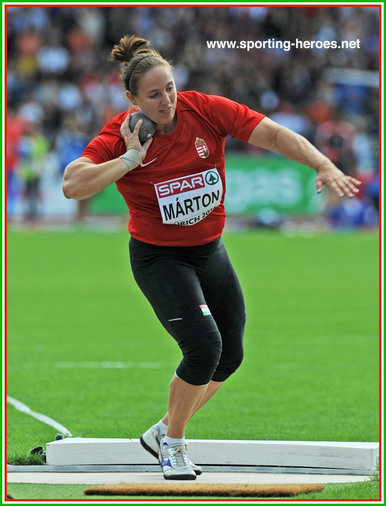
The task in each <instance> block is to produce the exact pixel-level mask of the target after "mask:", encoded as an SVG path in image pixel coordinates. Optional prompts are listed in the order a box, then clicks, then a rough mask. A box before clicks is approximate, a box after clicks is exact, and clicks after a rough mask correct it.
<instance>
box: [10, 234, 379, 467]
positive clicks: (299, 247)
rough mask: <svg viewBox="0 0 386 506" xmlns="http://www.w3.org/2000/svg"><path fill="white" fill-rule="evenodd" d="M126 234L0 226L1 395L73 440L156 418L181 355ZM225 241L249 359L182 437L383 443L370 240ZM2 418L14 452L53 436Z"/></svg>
mask: <svg viewBox="0 0 386 506" xmlns="http://www.w3.org/2000/svg"><path fill="white" fill-rule="evenodd" d="M127 240H128V236H127V233H126V232H125V231H122V232H111V233H110V232H96V231H87V230H79V231H57V232H50V231H46V232H44V231H36V232H30V233H26V232H21V231H12V230H9V231H8V238H7V246H8V247H7V280H8V283H7V286H8V295H7V317H8V337H7V364H8V368H7V386H8V394H9V395H10V396H12V397H14V398H15V399H17V400H19V401H21V402H23V403H24V404H26V405H27V406H29V407H30V408H31V409H32V410H33V411H36V412H39V413H43V414H45V415H47V416H49V417H51V418H53V419H54V420H56V421H57V422H59V423H60V424H62V425H64V426H65V427H67V428H68V429H69V431H70V432H71V433H72V435H73V436H82V437H133V438H137V437H139V435H140V434H141V433H142V432H143V431H144V430H146V429H147V428H148V427H149V426H150V425H151V424H153V423H154V422H156V421H157V420H158V419H159V418H160V417H161V416H162V415H163V414H164V411H165V406H166V402H167V385H168V381H169V379H170V377H171V375H172V374H173V371H174V369H175V367H176V365H177V364H178V362H179V360H180V352H179V350H178V348H177V346H176V345H175V343H174V341H173V340H172V338H171V337H169V336H168V335H167V333H166V332H165V331H164V330H163V328H162V327H161V325H160V324H159V323H158V321H157V320H156V318H155V317H154V316H153V313H152V309H151V308H150V306H149V305H148V303H147V301H146V300H145V298H144V297H143V295H142V294H141V293H140V291H139V289H138V288H137V286H136V284H135V282H134V280H133V277H132V274H131V271H130V266H129V261H128V248H127ZM224 241H225V243H226V245H227V247H228V252H229V254H230V257H231V259H232V260H233V263H234V266H235V268H236V271H237V272H238V274H239V277H240V281H241V283H242V285H243V288H244V293H245V298H246V303H247V317H248V322H247V328H246V336H245V351H246V354H245V360H244V363H243V365H242V367H241V368H240V370H239V371H238V372H237V373H236V374H235V375H234V376H233V377H232V378H231V379H230V380H229V381H228V383H227V384H226V385H225V386H224V387H223V389H222V391H220V392H219V393H218V395H217V396H216V397H215V398H214V399H213V400H212V401H211V402H210V403H209V404H208V405H207V406H205V407H204V408H203V409H202V411H201V412H199V413H198V414H197V415H196V416H195V418H194V419H193V420H192V422H191V423H190V425H189V429H188V432H187V434H186V435H187V437H188V438H202V439H206V438H207V439H275V440H331V441H378V438H379V435H378V419H379V417H378V405H379V402H378V386H379V381H378V373H379V368H378V237H377V236H376V235H375V234H368V233H352V234H336V235H324V234H323V235H318V236H315V237H311V238H306V237H300V236H294V237H284V236H283V235H281V234H279V233H277V232H265V233H262V232H257V231H256V232H243V233H235V232H233V233H227V234H226V235H225V236H224ZM7 414H8V425H7V427H8V439H7V445H8V446H7V450H8V461H9V462H12V463H15V462H27V461H28V460H29V455H28V453H29V450H30V449H31V448H32V447H33V446H36V445H38V444H43V445H44V444H45V443H46V442H48V441H51V440H53V439H54V437H55V434H56V432H57V431H56V430H55V429H54V428H52V427H49V426H47V425H44V424H43V423H41V422H39V421H37V420H35V419H33V418H31V417H30V416H27V415H25V414H23V413H20V412H18V411H17V410H16V409H15V408H13V407H12V406H10V405H8V413H7ZM219 421H221V422H220V423H219Z"/></svg>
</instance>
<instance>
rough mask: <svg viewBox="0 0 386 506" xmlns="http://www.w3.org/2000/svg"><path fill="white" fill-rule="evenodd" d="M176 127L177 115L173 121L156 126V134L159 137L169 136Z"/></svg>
mask: <svg viewBox="0 0 386 506" xmlns="http://www.w3.org/2000/svg"><path fill="white" fill-rule="evenodd" d="M176 126H177V114H175V115H174V118H173V120H172V121H171V122H170V123H168V124H167V125H157V132H158V133H160V134H161V135H170V134H172V133H173V132H174V130H175V129H176Z"/></svg>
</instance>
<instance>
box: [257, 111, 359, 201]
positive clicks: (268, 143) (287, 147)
mask: <svg viewBox="0 0 386 506" xmlns="http://www.w3.org/2000/svg"><path fill="white" fill-rule="evenodd" d="M248 142H249V143H250V144H253V145H255V146H258V147H261V148H264V149H269V150H270V151H275V152H276V153H279V154H281V155H283V156H286V157H287V158H290V159H291V160H295V161H296V162H299V163H301V164H303V165H307V166H308V167H311V168H312V169H314V170H315V171H316V173H317V175H316V179H315V186H316V191H317V192H318V193H320V192H321V191H322V189H323V186H328V187H329V188H331V190H333V191H334V192H335V193H337V194H338V195H339V197H344V196H346V197H350V198H352V197H355V194H356V193H357V192H358V191H359V190H358V188H357V186H358V185H360V184H361V182H360V181H358V179H355V178H354V177H351V176H347V175H345V174H344V173H343V172H342V171H341V170H340V169H338V167H336V165H334V164H333V163H332V162H331V161H330V160H329V159H328V158H327V157H326V156H324V155H323V154H322V153H321V152H320V151H318V150H317V149H316V148H315V147H314V146H313V145H312V144H311V143H310V142H309V141H308V140H307V139H305V138H304V137H303V136H301V135H299V134H297V133H295V132H293V131H292V130H289V129H288V128H286V127H283V126H281V125H279V124H278V123H276V122H274V121H272V120H271V119H269V118H264V119H262V120H261V121H260V123H259V124H258V125H257V126H256V127H255V128H254V130H253V132H252V134H251V136H250V138H249V140H248Z"/></svg>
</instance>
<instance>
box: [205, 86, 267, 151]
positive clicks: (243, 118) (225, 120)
mask: <svg viewBox="0 0 386 506" xmlns="http://www.w3.org/2000/svg"><path fill="white" fill-rule="evenodd" d="M204 97H205V100H204V104H205V106H204V111H203V112H204V113H205V114H206V115H207V117H208V119H209V121H210V122H211V123H212V124H213V125H214V126H215V127H216V129H217V130H218V132H219V133H220V134H221V135H223V136H224V137H225V136H226V135H230V136H232V137H234V138H236V139H240V140H242V141H244V142H248V139H249V137H250V136H251V133H252V131H253V129H254V128H255V126H256V125H258V124H259V123H260V121H261V120H262V119H263V118H265V115H264V114H261V113H259V112H256V111H253V110H252V109H250V108H249V107H247V106H246V105H243V104H239V103H238V102H234V101H233V100H230V99H228V98H225V97H220V96H218V95H206V96H205V95H204Z"/></svg>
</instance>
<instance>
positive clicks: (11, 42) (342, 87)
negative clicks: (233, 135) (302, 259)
mask: <svg viewBox="0 0 386 506" xmlns="http://www.w3.org/2000/svg"><path fill="white" fill-rule="evenodd" d="M378 15H379V13H378V9H377V8H376V7H367V6H366V7H363V6H362V7H355V6H346V7H345V6H336V7H324V6H314V7H302V6H300V5H299V6H296V7H295V6H294V7H280V6H277V7H272V6H270V7H264V6H255V7H254V6H248V7H242V6H228V7H223V6H220V7H216V6H214V7H212V6H201V7H191V6H185V7H163V6H159V7H145V6H140V7H130V6H121V7H120V6H113V7H95V6H91V7H84V6H51V7H50V6H44V7H39V6H36V7H10V6H8V7H7V8H6V23H7V191H8V215H9V216H10V217H12V215H13V213H14V209H15V203H16V202H17V199H18V198H20V196H23V198H24V214H25V217H26V218H27V219H36V217H37V216H38V214H39V199H40V194H39V191H40V190H39V184H40V182H41V180H42V178H44V177H45V176H44V174H45V172H47V171H48V172H50V173H52V172H54V173H55V174H56V176H57V182H58V185H59V184H60V179H61V176H62V174H63V171H64V168H65V166H66V165H67V164H68V163H69V162H70V161H71V160H73V159H74V158H77V157H78V156H80V154H81V153H82V150H83V148H84V146H85V145H86V144H87V143H88V141H89V140H90V139H91V138H92V137H93V136H94V135H96V134H97V133H98V131H99V130H100V128H101V127H102V126H103V125H104V123H105V122H106V121H107V120H109V119H110V118H111V117H113V116H114V115H116V114H117V113H119V112H121V111H122V110H124V109H126V108H127V107H128V103H127V99H126V98H125V96H124V92H123V88H122V84H121V82H120V76H119V67H118V66H117V64H116V63H115V62H111V61H110V60H109V54H110V51H111V49H112V47H113V45H114V44H115V43H116V42H118V41H119V39H120V37H121V36H123V35H124V34H133V33H134V34H137V35H140V36H144V37H145V38H148V39H149V40H151V42H152V45H153V46H154V47H156V48H157V49H159V50H160V52H161V54H162V55H163V56H164V57H165V58H166V59H168V60H169V61H170V62H171V64H172V65H173V67H174V68H175V79H176V84H177V88H178V89H179V90H189V89H195V90H197V91H202V92H204V93H209V94H219V95H224V96H227V97H228V98H231V99H233V100H236V101H238V102H240V103H244V104H246V105H248V106H249V107H251V108H253V109H255V110H258V111H260V112H263V113H265V114H267V115H268V116H269V117H270V118H272V119H273V120H275V121H277V122H278V123H281V124H283V125H285V126H287V127H288V128H291V129H292V130H295V131H296V132H299V133H301V134H302V135H304V136H305V137H307V138H308V139H309V140H310V141H311V142H312V143H313V144H315V145H316V146H317V147H318V148H319V149H320V150H321V151H322V152H324V153H325V154H326V155H327V156H328V157H329V158H330V159H331V160H333V161H334V162H335V163H336V164H337V165H338V166H339V167H340V168H341V169H342V170H344V171H345V172H346V173H349V174H352V175H356V176H357V177H359V178H361V179H362V180H363V185H362V187H363V188H362V191H361V196H360V199H359V200H357V199H356V201H355V203H347V202H345V203H344V204H343V203H339V202H336V201H335V200H334V199H333V198H332V197H331V201H330V202H329V203H328V205H327V209H326V213H327V214H328V216H329V219H330V221H331V223H332V224H333V225H336V226H339V225H344V226H351V225H353V226H359V225H368V224H374V223H376V221H377V213H378V208H377V206H378V194H379V187H378V188H377V184H378V170H379V167H378V159H379V155H378V137H379V98H378V93H379V89H378V64H379V54H378V53H379V34H378V32H379V18H378ZM296 38H299V39H301V40H310V41H312V40H319V41H326V40H337V41H338V42H340V41H342V40H359V41H360V47H359V48H357V49H314V50H312V49H296V48H292V49H291V50H290V51H285V50H284V49H270V48H267V49H252V50H251V51H247V50H241V49H239V50H238V49H207V46H206V41H214V40H230V41H231V40H234V41H241V40H245V41H247V40H251V41H254V40H268V39H275V40H290V41H294V40H296ZM227 149H228V150H245V151H253V152H255V151H256V154H257V155H258V150H256V148H253V147H251V146H248V145H246V144H244V143H242V142H240V141H237V140H232V139H228V140H227Z"/></svg>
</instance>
